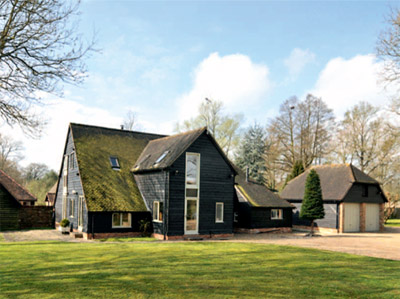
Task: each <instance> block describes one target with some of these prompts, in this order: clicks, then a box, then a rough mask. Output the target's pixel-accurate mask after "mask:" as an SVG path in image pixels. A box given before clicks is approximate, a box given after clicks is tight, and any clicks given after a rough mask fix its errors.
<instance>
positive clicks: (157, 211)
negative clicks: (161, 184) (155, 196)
mask: <svg viewBox="0 0 400 299" xmlns="http://www.w3.org/2000/svg"><path fill="white" fill-rule="evenodd" d="M163 212H164V203H163V202H160V201H155V202H153V220H154V221H159V222H162V221H163V219H164V215H163Z"/></svg>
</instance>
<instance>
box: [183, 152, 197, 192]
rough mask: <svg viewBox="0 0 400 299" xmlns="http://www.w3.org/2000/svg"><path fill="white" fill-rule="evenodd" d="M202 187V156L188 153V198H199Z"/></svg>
mask: <svg viewBox="0 0 400 299" xmlns="http://www.w3.org/2000/svg"><path fill="white" fill-rule="evenodd" d="M199 186H200V154H196V153H186V197H198V195H199V194H198V193H199Z"/></svg>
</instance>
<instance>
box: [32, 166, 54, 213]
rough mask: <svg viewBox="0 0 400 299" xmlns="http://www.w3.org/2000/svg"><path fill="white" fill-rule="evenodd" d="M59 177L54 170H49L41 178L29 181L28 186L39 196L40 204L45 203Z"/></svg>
mask: <svg viewBox="0 0 400 299" xmlns="http://www.w3.org/2000/svg"><path fill="white" fill-rule="evenodd" d="M42 165H43V164H42ZM57 179H58V176H57V173H56V172H55V171H54V170H47V172H46V173H45V174H44V175H42V177H41V178H39V179H32V180H30V181H27V183H26V188H27V189H28V190H29V192H31V193H32V194H33V195H34V196H35V197H36V198H37V200H38V202H37V204H38V205H44V204H45V202H44V200H45V198H46V194H47V192H48V191H49V190H50V189H51V187H53V185H54V184H55V183H56V182H57Z"/></svg>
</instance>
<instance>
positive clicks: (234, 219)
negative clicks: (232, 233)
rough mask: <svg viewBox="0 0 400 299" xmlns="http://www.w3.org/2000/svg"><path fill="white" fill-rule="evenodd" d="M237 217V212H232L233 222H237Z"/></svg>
mask: <svg viewBox="0 0 400 299" xmlns="http://www.w3.org/2000/svg"><path fill="white" fill-rule="evenodd" d="M238 217H239V214H238V213H237V212H235V213H233V222H235V223H237V222H239V221H238Z"/></svg>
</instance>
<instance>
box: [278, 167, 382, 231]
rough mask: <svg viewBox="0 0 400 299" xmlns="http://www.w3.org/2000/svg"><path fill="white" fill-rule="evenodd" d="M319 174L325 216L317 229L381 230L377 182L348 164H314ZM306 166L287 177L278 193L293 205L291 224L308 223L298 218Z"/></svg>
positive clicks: (304, 224) (303, 224) (318, 222)
mask: <svg viewBox="0 0 400 299" xmlns="http://www.w3.org/2000/svg"><path fill="white" fill-rule="evenodd" d="M312 168H313V169H315V170H316V171H317V173H318V175H319V177H320V181H321V189H322V198H323V201H324V209H325V218H324V219H320V220H317V221H316V222H315V224H316V226H317V229H319V230H320V231H321V230H325V231H331V232H340V233H342V232H375V231H382V230H383V224H384V219H383V216H384V215H383V213H384V204H385V202H387V199H386V197H385V194H384V193H383V191H382V188H381V187H380V185H379V183H378V182H377V181H376V180H375V179H373V178H371V177H370V176H368V175H367V174H365V173H364V172H362V171H361V170H359V169H358V168H357V167H355V166H354V165H352V164H338V165H322V166H314V167H312ZM309 172H310V169H308V170H306V171H305V172H304V173H302V174H301V175H299V176H298V177H296V178H294V179H293V180H291V181H290V182H289V183H288V184H287V186H286V187H285V189H284V190H283V191H282V193H281V197H282V198H284V199H286V200H287V201H289V202H290V203H292V204H293V205H295V206H296V209H295V211H294V218H293V226H294V227H305V226H309V225H310V223H309V222H308V221H305V220H302V219H300V218H299V212H300V208H301V203H302V200H303V196H304V189H305V182H306V178H307V176H308V173H309Z"/></svg>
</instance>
